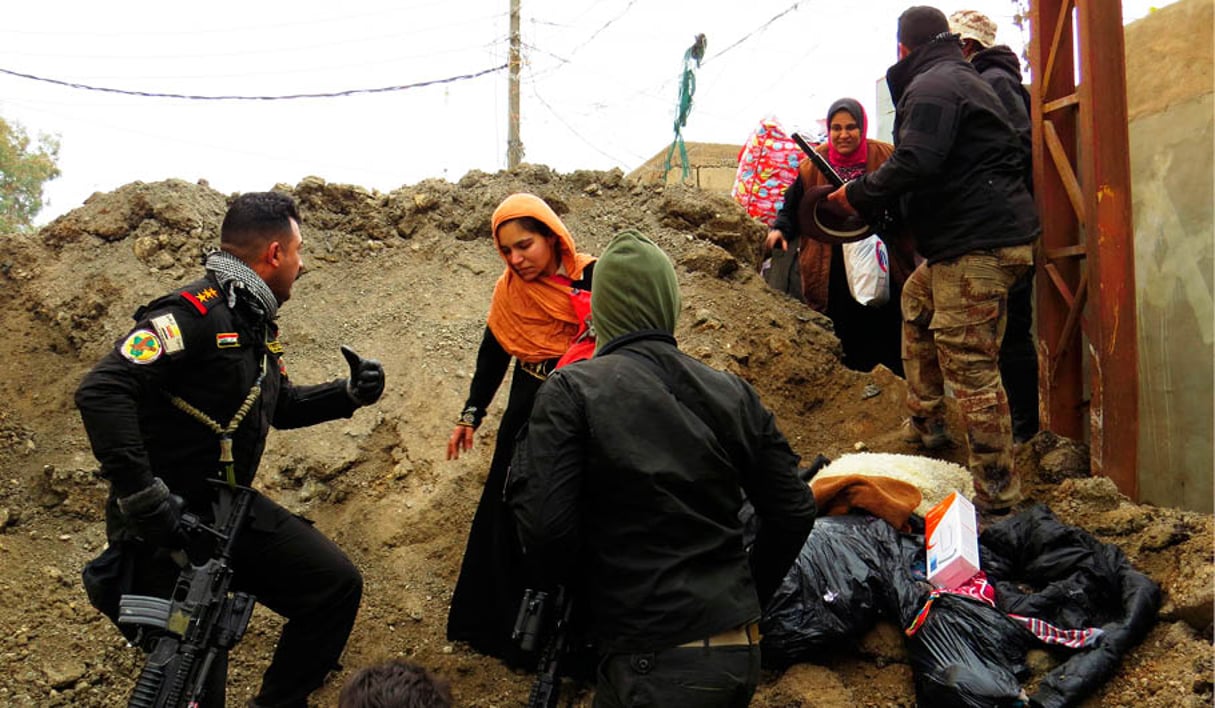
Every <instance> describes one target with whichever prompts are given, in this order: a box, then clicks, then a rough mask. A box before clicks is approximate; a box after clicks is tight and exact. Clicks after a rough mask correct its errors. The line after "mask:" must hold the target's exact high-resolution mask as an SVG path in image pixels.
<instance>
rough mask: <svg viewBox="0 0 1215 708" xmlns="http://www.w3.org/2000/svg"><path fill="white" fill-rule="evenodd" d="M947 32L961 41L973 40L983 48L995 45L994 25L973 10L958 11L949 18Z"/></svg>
mask: <svg viewBox="0 0 1215 708" xmlns="http://www.w3.org/2000/svg"><path fill="white" fill-rule="evenodd" d="M949 31H950V32H953V33H954V34H957V35H961V37H962V39H973V40H975V41H976V42H978V43H979V44H982V45H983V46H984V47H991V46H993V45H994V44H995V43H996V23H995V22H992V21H991V18H989V17H988V16H987V15H984V14H983V13H981V12H977V11H975V10H958V11H957V12H955V13H953V14H952V15H950V16H949Z"/></svg>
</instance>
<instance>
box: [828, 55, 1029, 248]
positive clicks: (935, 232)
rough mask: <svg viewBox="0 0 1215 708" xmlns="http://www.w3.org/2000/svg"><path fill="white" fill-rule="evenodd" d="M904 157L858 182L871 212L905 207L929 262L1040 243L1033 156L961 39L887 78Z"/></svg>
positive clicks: (855, 197) (855, 192) (898, 148)
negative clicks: (1028, 179) (884, 206)
mask: <svg viewBox="0 0 1215 708" xmlns="http://www.w3.org/2000/svg"><path fill="white" fill-rule="evenodd" d="M886 81H887V83H888V84H889V85H890V93H891V96H892V97H893V99H894V102H895V121H894V144H895V149H894V154H893V155H891V157H890V159H889V160H887V161H886V162H885V163H883V164H882V166H881V167H879V168H878V169H877V170H875V171H873V172H869V173H867V174H865V175H863V176H861V177H859V178H858V179H856V180H854V181H852V182H849V183H848V187H847V189H848V201H849V202H850V203H851V204H852V206H853V207H855V208H856V209H858V210H859V211H861V212H862V213H864V212H865V211H866V210H867V209H872V208H873V207H875V206H876V205H879V204H881V203H883V202H890V201H892V200H895V199H897V200H898V203H899V205H900V211H901V213H902V216H903V217H904V222H905V223H906V225H907V226H908V227H909V228H910V229H911V231H912V233H913V235H914V237H915V244H916V250H917V251H918V252H919V253H920V255H922V256H923V257H924V258H926V259H927V260H928V262H929V263H934V262H937V261H943V260H947V259H950V258H956V257H957V256H960V255H963V254H965V253H970V252H972V251H978V250H984V249H994V248H1000V247H1004V246H1017V245H1020V244H1024V243H1030V242H1032V241H1033V240H1034V239H1035V238H1037V236H1038V233H1039V231H1040V227H1039V225H1038V216H1037V212H1036V211H1035V209H1034V202H1033V198H1032V197H1031V196H1030V194H1029V190H1028V189H1027V187H1026V184H1025V181H1024V168H1025V162H1024V154H1023V152H1022V147H1021V144H1020V141H1019V140H1018V137H1017V133H1016V132H1015V131H1014V129H1013V127H1012V125H1011V124H1010V121H1009V118H1008V115H1007V113H1006V112H1005V110H1004V106H1003V105H1001V103H1000V99H999V98H998V97H997V96H996V94H995V92H994V91H993V90H992V88H991V87H990V86H988V85H987V83H986V82H984V81H983V79H982V78H980V77H979V74H978V72H977V71H975V69H974V67H973V66H971V65H970V64H969V63H968V62H967V61H966V59H965V58H963V56H962V50H961V49H960V48H959V47H958V44H957V42H956V40H953V39H944V40H939V41H936V42H932V43H929V44H926V45H924V46H922V47H920V48H918V49H916V50H915V51H913V52H911V54H909V55H907V56H906V57H904V58H903V59H902V60H900V61H899V62H898V63H897V64H895V65H894V66H892V67H890V70H889V71H887V73H886Z"/></svg>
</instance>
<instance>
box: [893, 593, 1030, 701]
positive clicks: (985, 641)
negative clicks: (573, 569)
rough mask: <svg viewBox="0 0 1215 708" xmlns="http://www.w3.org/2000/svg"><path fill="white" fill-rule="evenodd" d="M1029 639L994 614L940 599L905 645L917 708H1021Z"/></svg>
mask: <svg viewBox="0 0 1215 708" xmlns="http://www.w3.org/2000/svg"><path fill="white" fill-rule="evenodd" d="M1032 641H1033V635H1032V634H1030V633H1029V632H1028V631H1027V630H1026V629H1025V628H1024V627H1022V626H1021V625H1020V624H1017V623H1016V622H1014V621H1013V620H1011V619H1009V618H1008V616H1007V615H1005V614H1004V613H1003V612H1001V611H1000V610H997V609H996V608H994V607H991V606H990V605H986V604H984V603H982V602H980V601H978V600H974V599H971V598H967V597H963V596H961V595H953V594H949V593H943V594H941V595H940V596H939V597H937V598H936V599H935V600H933V603H932V607H931V609H930V610H929V612H928V614H927V616H926V617H925V619H924V622H923V624H921V625H920V626H919V628H918V629H917V630H916V631H915V633H914V634H912V635H911V636H910V637H909V638H908V640H907V649H908V652H909V654H910V656H911V666H912V669H913V671H914V672H915V696H916V702H917V703H918V704H919V705H921V706H933V707H934V708H936V707H938V706H940V707H942V708H952V707H954V706H960V707H965V708H981V707H986V706H1008V707H1009V708H1013V707H1017V706H1024V705H1025V695H1024V694H1023V693H1022V691H1021V681H1022V679H1024V677H1025V675H1026V673H1027V669H1026V666H1025V653H1026V649H1027V647H1028V645H1029V644H1030V643H1031V642H1032Z"/></svg>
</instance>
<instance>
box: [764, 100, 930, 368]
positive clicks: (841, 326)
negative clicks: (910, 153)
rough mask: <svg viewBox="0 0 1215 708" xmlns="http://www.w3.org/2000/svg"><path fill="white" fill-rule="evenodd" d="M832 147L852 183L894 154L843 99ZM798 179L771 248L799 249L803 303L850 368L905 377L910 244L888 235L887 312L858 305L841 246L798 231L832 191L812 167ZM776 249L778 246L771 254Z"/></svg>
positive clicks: (834, 107)
mask: <svg viewBox="0 0 1215 708" xmlns="http://www.w3.org/2000/svg"><path fill="white" fill-rule="evenodd" d="M827 127H828V133H827V135H828V137H827V142H825V143H823V144H822V145H819V146H818V147H817V148H816V151H817V152H818V153H819V154H820V155H822V156H823V157H825V158H827V162H829V163H830V164H831V166H832V167H833V168H835V171H836V172H837V173H839V175H840V177H842V178H844V180H845V181H847V180H851V179H856V178H857V177H859V176H860V175H862V174H865V173H866V172H871V171H873V170H876V169H877V168H878V166H880V165H881V164H882V163H883V162H885V161H886V160H887V159H889V158H890V155H891V154H892V153H893V152H894V146H893V145H891V144H890V143H885V142H882V141H880V140H871V139H869V138H866V137H865V131H866V128H867V127H868V126H867V121H866V116H865V109H864V108H863V107H861V104H860V103H859V102H858V101H857V100H856V99H852V98H841V99H839V100H838V101H836V102H835V103H832V104H831V108H830V109H828V111H827ZM798 172H799V173H800V174H799V177H798V179H797V180H796V181H795V182H793V184H791V185H790V186H789V189H788V191H787V192H785V205H784V207H783V208H782V209H781V212H780V215H779V216H777V218H776V221H775V223H774V224H773V231H772V232H769V236H768V241H769V243H770V244H771V243H773V242H775V241H776V240H777V239H776V237H781V238H783V239H784V240H785V241H786V242H793V241H794V240H796V241H797V242H798V249H799V254H798V266H799V268H798V269H799V271H800V273H801V280H802V283H801V293H802V299H803V300H804V301H805V302H806V304H807V305H809V306H810V307H812V308H814V309H815V310H817V311H819V312H822V313H824V314H825V315H827V316H828V317H830V318H831V321H832V323H833V324H834V325H835V334H836V336H837V337H838V338H839V340H840V344H841V346H843V348H844V365H845V366H847V367H848V368H850V369H855V370H857V371H869V370H870V369H872V368H873V367H874V366H876V365H877V364H883V365H885V366H886V368H888V369H890V370H891V371H893V372H895V373H896V374H898V375H900V376H902V375H903V361H902V357H901V353H900V349H901V347H900V337H901V332H902V319H901V316H900V313H899V293H900V291H901V289H902V284H903V280H905V279H906V276H907V274H909V273H910V272H911V270H912V266H913V265H914V264H913V263H912V259H913V255H912V252H911V250H910V249H909V248H908V247H907V246H906V245H905V242H906V241H907V240H906V239H902V238H898V239H895V238H892V236H893V235H892V234H882V239H883V240H884V241H885V242H886V249H887V252H888V254H889V256H890V299H889V300H887V302H886V304H884V305H881V306H880V307H870V306H866V305H862V304H860V303H858V302H857V301H856V300H855V299H853V297H852V293H851V292H850V291H849V289H848V275H847V273H846V271H845V269H844V256H843V250H842V248H841V247H840V245H839V244H826V243H822V242H819V241H815V240H814V239H811V238H809V237H807V236H805V232H804V231H803V230H802V229H801V228H800V226H799V224H798V216H797V215H798V205H799V202H801V200H802V196H803V195H804V194H805V193H806V192H807V191H808V190H809V189H810V188H811V187H816V186H819V185H826V184H830V183H829V182H828V181H827V178H826V176H825V175H823V173H821V172H819V170H818V168H817V167H815V166H814V163H813V162H811V161H810V160H809V159H806V160H803V161H802V163H801V165H800V166H799V168H798ZM769 247H771V246H769Z"/></svg>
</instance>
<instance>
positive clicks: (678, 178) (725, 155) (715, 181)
mask: <svg viewBox="0 0 1215 708" xmlns="http://www.w3.org/2000/svg"><path fill="white" fill-rule="evenodd" d="M669 147H670V146H669V145H668V146H667V147H664V148H663V149H662V150H661V151H659V153H658V154H657V155H655V156H654V157H651V158H650V159H649V160H646V162H645V164H643V165H642V166H641V167H638V168H637V169H635V170H633V171H632V172H630V173H629V174H628V178H629V179H633V180H637V181H639V182H643V183H646V184H653V183H655V182H660V181H662V176H663V168H664V167H665V166H666V160H667V149H668V148H669ZM686 147H687V149H688V170H689V175H688V179H687V181H686V182H684V180H683V170H682V169H681V167H680V165H681V161H680V159H679V150H678V148H676V150H675V154H674V155H672V156H671V171H670V172H668V173H667V175H666V183H667V184H680V183H685V184H688V185H689V186H692V187H700V188H701V189H703V190H705V191H707V192H716V193H718V194H724V195H726V196H729V194H730V190H731V189H732V188H733V187H734V175H735V173H736V172H737V171H738V153H739V151H740V150H742V145H726V144H723V143H687V144H686Z"/></svg>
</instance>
